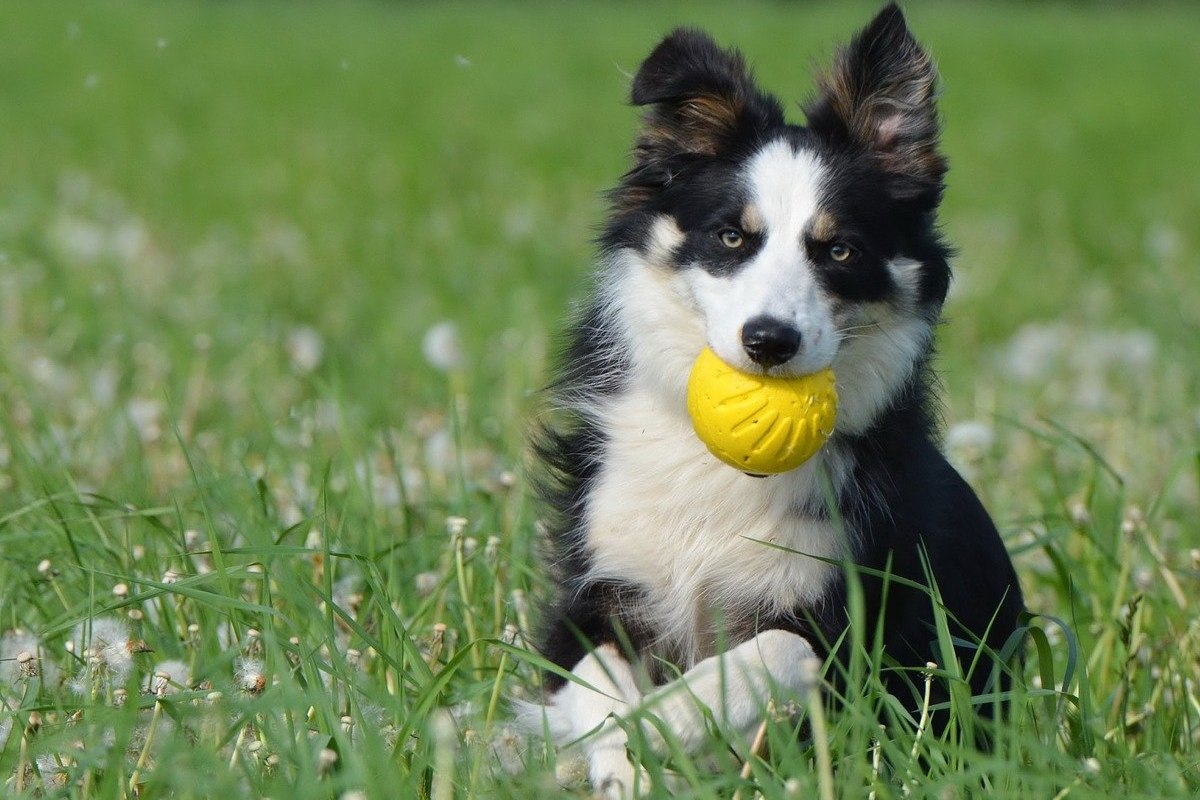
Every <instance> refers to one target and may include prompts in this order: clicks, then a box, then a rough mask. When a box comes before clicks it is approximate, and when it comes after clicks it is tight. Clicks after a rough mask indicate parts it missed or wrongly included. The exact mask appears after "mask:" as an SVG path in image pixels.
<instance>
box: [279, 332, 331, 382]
mask: <svg viewBox="0 0 1200 800" xmlns="http://www.w3.org/2000/svg"><path fill="white" fill-rule="evenodd" d="M287 354H288V358H289V359H290V360H291V362H292V367H293V368H295V370H296V371H297V372H299V373H301V374H302V375H306V374H308V373H310V372H312V371H313V370H315V369H316V368H317V367H319V366H321V361H322V360H323V359H324V358H325V341H324V340H323V339H322V338H321V334H320V333H318V332H317V330H316V329H315V328H311V327H309V326H307V325H301V326H299V327H296V328H293V329H292V330H291V332H290V333H288V337H287Z"/></svg>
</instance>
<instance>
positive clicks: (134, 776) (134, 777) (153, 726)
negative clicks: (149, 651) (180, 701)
mask: <svg viewBox="0 0 1200 800" xmlns="http://www.w3.org/2000/svg"><path fill="white" fill-rule="evenodd" d="M162 705H163V704H162V691H161V690H160V691H159V697H158V699H157V700H155V701H154V711H153V713H151V715H150V725H149V727H147V729H146V741H145V743H144V744H143V745H142V752H141V753H139V754H138V759H137V763H136V764H134V765H133V772H132V773H131V774H130V776H129V791H130V792H132V793H134V794H137V790H138V788H137V786H138V781H139V780H140V779H141V777H142V768H143V767H145V766H146V759H147V758H149V757H150V747H151V746H152V745H153V744H154V732H155V731H156V730H157V729H158V720H159V719H160V718H161V717H162Z"/></svg>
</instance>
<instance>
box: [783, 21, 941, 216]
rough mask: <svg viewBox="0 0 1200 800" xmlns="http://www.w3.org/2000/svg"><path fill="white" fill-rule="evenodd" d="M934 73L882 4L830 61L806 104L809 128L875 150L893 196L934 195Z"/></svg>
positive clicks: (937, 189)
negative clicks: (812, 96) (888, 180)
mask: <svg viewBox="0 0 1200 800" xmlns="http://www.w3.org/2000/svg"><path fill="white" fill-rule="evenodd" d="M937 78H938V76H937V69H936V68H935V67H934V65H933V61H932V59H930V57H929V54H928V53H926V52H925V51H924V50H923V49H922V48H921V46H920V45H919V44H917V40H916V39H914V38H913V35H912V33H911V32H909V29H908V25H907V24H906V23H905V21H904V14H903V13H902V12H901V11H900V9H899V8H898V7H897V6H896V5H895V4H894V3H892V4H890V5H888V6H886V7H885V8H884V9H883V10H882V11H880V12H879V14H878V15H877V16H876V17H875V19H874V20H872V21H871V23H870V24H869V25H867V27H866V28H864V29H863V30H862V31H861V32H860V33H859V34H858V35H857V36H855V37H854V38H853V39H852V40H851V42H850V44H849V45H848V46H847V47H844V48H841V49H840V50H838V52H837V53H836V54H835V56H834V62H833V66H832V68H831V69H829V70H828V71H827V72H825V73H824V74H822V75H819V76H818V77H817V96H816V98H815V99H814V100H813V101H812V102H810V103H809V104H807V105H806V106H805V109H804V110H805V113H806V114H807V116H808V125H809V128H810V129H811V130H812V131H813V132H815V133H816V134H818V135H819V136H822V137H823V138H825V139H826V140H829V141H832V142H834V143H838V144H843V145H848V146H850V147H851V148H853V149H864V150H866V151H868V152H870V153H874V154H875V156H876V157H877V158H878V162H879V164H880V166H881V167H882V168H883V169H884V170H885V171H886V172H888V173H889V175H891V176H892V177H893V180H892V181H890V187H891V191H892V193H893V195H894V196H896V197H899V198H915V197H920V196H929V194H930V193H932V197H933V199H934V201H935V202H936V200H937V199H938V198H939V197H940V193H941V182H942V177H943V176H944V175H945V173H946V161H945V159H944V158H943V156H942V154H941V152H940V151H939V149H938V133H939V125H938V115H937V108H936V107H935V105H934V95H935V91H936V88H937Z"/></svg>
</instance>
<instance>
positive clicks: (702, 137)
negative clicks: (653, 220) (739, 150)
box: [632, 28, 783, 166]
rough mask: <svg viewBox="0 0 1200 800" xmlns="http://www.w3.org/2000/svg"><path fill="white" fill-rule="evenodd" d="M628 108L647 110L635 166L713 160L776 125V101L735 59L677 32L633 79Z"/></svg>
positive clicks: (696, 34)
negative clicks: (734, 143) (728, 147)
mask: <svg viewBox="0 0 1200 800" xmlns="http://www.w3.org/2000/svg"><path fill="white" fill-rule="evenodd" d="M632 100H633V104H634V105H637V106H650V109H649V111H648V112H647V113H646V115H645V118H644V120H643V126H642V130H641V134H640V136H639V137H638V142H637V149H636V153H635V157H636V159H637V162H638V164H639V166H645V165H647V164H650V163H654V162H662V161H664V160H666V159H669V158H672V157H675V156H714V155H717V154H718V153H720V152H721V151H722V150H723V149H724V148H725V147H726V145H727V144H729V143H730V142H732V141H734V140H735V139H736V138H737V137H738V136H739V135H740V134H744V133H749V134H753V133H754V132H755V131H756V130H761V129H763V128H765V127H768V126H770V125H772V124H782V122H783V111H782V109H780V107H779V103H778V101H776V100H775V99H774V98H772V97H769V96H767V95H764V94H763V93H761V92H760V91H759V90H758V88H757V87H756V86H755V85H754V80H753V78H752V77H751V75H750V71H749V70H748V69H747V68H746V62H745V60H744V59H743V58H742V56H741V54H740V53H738V52H736V51H734V50H723V49H721V48H720V47H719V46H718V45H717V43H716V42H714V41H713V40H712V39H711V38H709V37H708V35H707V34H705V33H703V32H701V31H698V30H691V29H687V28H679V29H677V30H675V31H674V32H672V33H671V34H670V35H669V36H667V38H665V39H663V40H662V42H660V43H659V44H658V46H657V47H655V48H654V50H653V52H651V53H650V55H649V56H648V57H647V58H646V60H645V61H644V62H643V63H642V66H641V68H640V69H639V70H638V73H637V75H636V76H635V77H634V79H633V90H632Z"/></svg>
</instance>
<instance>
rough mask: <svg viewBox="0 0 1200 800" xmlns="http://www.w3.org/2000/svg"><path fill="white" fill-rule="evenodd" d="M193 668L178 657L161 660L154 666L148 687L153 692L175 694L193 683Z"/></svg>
mask: <svg viewBox="0 0 1200 800" xmlns="http://www.w3.org/2000/svg"><path fill="white" fill-rule="evenodd" d="M191 682H192V677H191V670H190V669H188V665H187V664H185V663H184V662H182V661H180V660H178V659H171V660H169V661H162V662H159V663H158V664H157V665H155V667H154V672H153V674H152V675H151V676H150V680H149V682H148V686H147V688H148V689H149V690H150V693H151V694H156V695H165V694H175V693H177V692H180V691H182V690H184V689H186V688H188V687H189V686H190V685H191Z"/></svg>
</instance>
